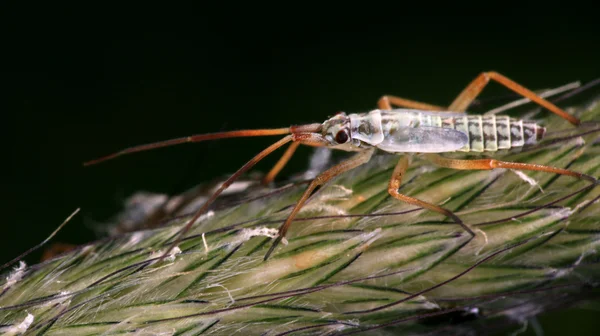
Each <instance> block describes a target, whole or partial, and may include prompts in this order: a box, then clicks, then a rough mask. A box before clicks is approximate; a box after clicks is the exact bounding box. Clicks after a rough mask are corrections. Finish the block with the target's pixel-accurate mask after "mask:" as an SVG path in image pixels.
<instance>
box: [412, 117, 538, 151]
mask: <svg viewBox="0 0 600 336" xmlns="http://www.w3.org/2000/svg"><path fill="white" fill-rule="evenodd" d="M433 118H435V117H433ZM433 118H432V119H433ZM439 118H440V122H441V127H443V128H452V129H455V130H457V131H461V132H463V133H465V134H467V135H468V136H469V142H468V143H467V145H465V146H464V147H463V148H461V149H459V151H461V152H495V151H498V150H502V149H511V148H516V147H522V146H524V145H530V144H535V143H536V142H537V141H539V140H541V139H542V138H543V136H544V133H545V132H546V129H545V128H544V127H541V126H538V125H537V124H536V123H534V122H531V121H524V120H520V119H513V118H509V117H508V116H495V115H489V116H481V115H465V116H452V117H443V116H442V115H439ZM432 121H433V120H432ZM425 124H426V122H425V120H423V121H422V123H421V125H425ZM431 126H434V125H431Z"/></svg>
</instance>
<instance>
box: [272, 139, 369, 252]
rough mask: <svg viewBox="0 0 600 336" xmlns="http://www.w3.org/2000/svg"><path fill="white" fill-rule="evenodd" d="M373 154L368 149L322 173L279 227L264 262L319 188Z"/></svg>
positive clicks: (367, 159) (360, 163) (365, 160)
mask: <svg viewBox="0 0 600 336" xmlns="http://www.w3.org/2000/svg"><path fill="white" fill-rule="evenodd" d="M373 152H374V149H368V150H365V151H362V152H359V153H358V154H356V155H355V156H353V157H351V158H350V159H348V160H346V161H344V162H342V163H340V164H338V165H335V166H333V167H331V168H329V169H327V170H326V171H324V172H322V173H321V174H319V176H317V177H316V178H315V179H314V180H313V181H312V182H311V183H310V185H309V186H308V188H306V190H305V191H304V194H302V197H300V199H299V200H298V202H297V203H296V206H294V209H292V212H291V213H290V214H289V216H288V217H287V219H286V220H285V222H284V223H283V224H282V225H281V227H279V233H278V235H277V238H276V239H275V241H274V242H273V244H272V245H271V247H270V248H269V251H268V252H267V254H266V255H265V259H264V260H267V259H269V256H270V255H271V253H273V250H275V247H277V245H278V244H279V242H281V240H282V239H283V238H284V237H285V234H286V232H287V230H288V229H289V227H290V225H291V224H292V221H293V220H294V217H296V215H297V214H298V211H300V209H301V208H302V206H303V205H304V203H305V202H306V200H307V199H308V197H309V196H310V194H311V193H312V192H313V191H314V190H315V189H316V188H317V187H318V186H320V185H323V184H325V183H326V182H327V181H329V180H331V179H332V178H334V177H336V176H337V175H339V174H341V173H343V172H345V171H348V170H352V169H354V168H356V167H358V166H360V165H362V164H365V163H367V162H369V160H370V159H371V155H373Z"/></svg>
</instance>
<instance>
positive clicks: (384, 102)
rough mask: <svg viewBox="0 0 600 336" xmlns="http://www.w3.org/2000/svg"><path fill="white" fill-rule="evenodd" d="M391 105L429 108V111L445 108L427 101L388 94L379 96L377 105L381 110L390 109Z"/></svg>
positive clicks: (418, 108) (420, 108)
mask: <svg viewBox="0 0 600 336" xmlns="http://www.w3.org/2000/svg"><path fill="white" fill-rule="evenodd" d="M392 105H395V106H399V107H406V108H413V109H417V110H431V111H444V110H446V108H444V107H441V106H437V105H431V104H427V103H421V102H418V101H414V100H409V99H405V98H401V97H396V96H390V95H384V96H382V97H381V98H379V101H378V102H377V106H378V107H379V108H380V109H382V110H391V109H392Z"/></svg>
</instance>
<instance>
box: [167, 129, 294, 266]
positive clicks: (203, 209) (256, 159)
mask: <svg viewBox="0 0 600 336" xmlns="http://www.w3.org/2000/svg"><path fill="white" fill-rule="evenodd" d="M292 139H293V136H292V135H288V136H286V137H284V138H283V139H281V140H279V141H277V142H276V143H274V144H272V145H271V146H269V147H267V148H266V149H264V150H263V151H262V152H260V153H258V154H257V155H256V156H255V157H253V158H252V159H251V160H250V161H248V162H246V164H244V165H243V166H242V167H241V168H240V169H238V170H237V171H236V172H235V173H233V175H231V176H230V177H229V178H228V179H227V180H226V181H225V182H223V184H222V185H221V186H220V187H219V189H217V191H215V192H214V193H213V194H212V195H211V196H210V198H209V199H208V200H207V201H206V202H204V204H203V205H202V207H201V208H200V209H199V210H198V211H196V213H195V214H194V216H193V217H192V219H191V220H190V221H189V222H188V223H187V224H186V225H185V226H184V227H183V229H181V231H179V234H178V235H177V238H175V241H174V242H173V243H172V244H171V246H170V247H169V249H168V250H167V251H166V252H165V253H164V254H163V255H162V256H161V257H160V259H159V260H162V259H163V258H164V257H166V256H167V255H168V254H169V253H170V252H171V250H172V249H173V248H174V247H175V246H177V244H179V242H180V241H181V239H183V237H184V236H185V234H186V233H187V232H188V231H189V230H190V229H191V228H192V225H193V224H194V222H196V220H198V218H200V216H201V215H202V214H204V213H205V212H206V211H207V210H208V208H209V207H210V205H211V204H212V203H213V202H214V201H215V199H217V197H219V195H220V194H221V193H222V192H223V191H224V190H225V189H227V188H228V187H229V186H230V185H231V184H232V183H233V182H234V181H235V180H236V179H237V178H238V177H240V176H241V175H242V174H243V173H245V172H246V171H248V170H249V169H250V168H252V167H253V166H254V165H255V164H257V163H258V162H259V161H260V160H262V159H264V158H265V156H267V155H269V154H271V153H272V152H273V151H275V150H276V149H278V148H279V147H281V146H283V145H285V144H286V143H288V142H290V141H292Z"/></svg>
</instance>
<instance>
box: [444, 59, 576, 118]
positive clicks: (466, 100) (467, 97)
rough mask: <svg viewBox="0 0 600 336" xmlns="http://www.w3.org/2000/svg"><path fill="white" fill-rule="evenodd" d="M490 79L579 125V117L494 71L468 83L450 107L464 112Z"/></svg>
mask: <svg viewBox="0 0 600 336" xmlns="http://www.w3.org/2000/svg"><path fill="white" fill-rule="evenodd" d="M490 80H494V81H496V82H498V83H500V84H502V85H504V86H505V87H507V88H508V89H510V90H512V91H514V92H516V93H518V94H520V95H522V96H523V97H526V98H529V99H530V100H532V101H534V102H536V103H538V104H539V105H541V106H542V107H545V108H547V109H548V110H550V111H551V112H553V113H554V114H556V115H558V116H560V117H561V118H563V119H566V120H567V121H568V122H570V123H571V124H573V125H579V123H580V121H579V119H578V118H577V117H575V116H572V115H570V114H568V113H567V112H565V111H564V110H563V109H561V108H559V107H558V106H556V105H554V104H552V103H551V102H549V101H547V100H546V99H544V98H542V97H540V96H538V95H537V94H535V93H534V92H533V91H531V90H529V89H527V88H525V87H523V86H521V85H520V84H518V83H516V82H514V81H513V80H511V79H509V78H507V77H505V76H503V75H501V74H499V73H497V72H494V71H490V72H482V73H481V74H479V76H477V77H476V78H475V79H474V80H473V81H472V82H471V83H470V84H469V85H467V87H466V88H465V89H464V90H463V91H462V92H461V93H460V94H459V95H458V96H457V97H456V99H454V101H453V102H452V104H450V106H449V108H448V109H449V110H451V111H456V112H464V111H465V110H466V109H467V108H468V107H469V105H471V103H472V102H473V100H475V98H476V97H477V96H479V94H480V93H481V91H483V88H485V86H486V85H487V84H488V83H489V82H490Z"/></svg>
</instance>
